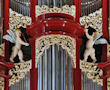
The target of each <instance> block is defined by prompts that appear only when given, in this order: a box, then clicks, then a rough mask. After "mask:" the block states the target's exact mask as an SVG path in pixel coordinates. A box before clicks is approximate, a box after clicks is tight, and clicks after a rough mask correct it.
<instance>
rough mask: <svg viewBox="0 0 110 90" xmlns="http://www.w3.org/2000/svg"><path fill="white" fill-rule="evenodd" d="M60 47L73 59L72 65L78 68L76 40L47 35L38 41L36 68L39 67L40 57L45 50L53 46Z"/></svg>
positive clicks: (68, 37) (63, 36)
mask: <svg viewBox="0 0 110 90" xmlns="http://www.w3.org/2000/svg"><path fill="white" fill-rule="evenodd" d="M54 44H56V45H60V46H61V47H62V48H63V49H65V50H66V51H67V52H68V54H69V55H70V57H71V59H72V62H73V63H72V64H73V66H74V67H75V66H76V49H75V48H76V41H75V39H74V38H71V37H70V36H65V35H46V36H42V37H40V38H38V39H36V63H35V65H36V67H37V66H38V63H39V59H40V56H41V55H42V54H43V52H44V50H45V49H48V48H49V47H50V46H51V45H54Z"/></svg>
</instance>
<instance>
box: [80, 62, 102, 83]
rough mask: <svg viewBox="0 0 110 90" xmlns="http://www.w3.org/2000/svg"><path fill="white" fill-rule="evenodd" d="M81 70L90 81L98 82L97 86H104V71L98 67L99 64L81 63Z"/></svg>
mask: <svg viewBox="0 0 110 90" xmlns="http://www.w3.org/2000/svg"><path fill="white" fill-rule="evenodd" d="M80 68H81V70H82V72H84V73H85V74H86V75H87V77H88V78H89V79H92V80H93V82H97V84H99V85H103V80H102V79H101V76H102V75H103V71H102V70H101V69H100V68H98V67H97V64H95V63H89V62H85V61H80Z"/></svg>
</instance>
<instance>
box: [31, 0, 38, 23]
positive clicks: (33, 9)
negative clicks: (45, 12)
mask: <svg viewBox="0 0 110 90" xmlns="http://www.w3.org/2000/svg"><path fill="white" fill-rule="evenodd" d="M36 5H37V0H30V15H31V18H32V22H34V21H36V16H35V6H36Z"/></svg>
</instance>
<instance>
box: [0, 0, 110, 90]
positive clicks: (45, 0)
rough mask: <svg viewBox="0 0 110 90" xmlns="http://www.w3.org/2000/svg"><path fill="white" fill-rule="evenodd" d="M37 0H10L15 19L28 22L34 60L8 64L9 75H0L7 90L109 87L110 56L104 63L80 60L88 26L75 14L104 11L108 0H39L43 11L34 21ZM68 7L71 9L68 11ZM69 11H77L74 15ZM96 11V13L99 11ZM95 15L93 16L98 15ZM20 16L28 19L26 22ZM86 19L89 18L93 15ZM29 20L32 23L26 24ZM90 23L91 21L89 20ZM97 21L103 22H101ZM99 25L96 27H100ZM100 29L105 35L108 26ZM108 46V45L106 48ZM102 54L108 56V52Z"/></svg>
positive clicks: (65, 89) (83, 14)
mask: <svg viewBox="0 0 110 90" xmlns="http://www.w3.org/2000/svg"><path fill="white" fill-rule="evenodd" d="M0 1H2V0H0ZM5 1H6V0H5ZM104 1H105V0H103V2H104ZM34 2H36V1H35V0H9V5H10V8H11V9H12V10H10V11H13V12H14V14H15V13H17V14H16V17H18V18H19V19H18V18H17V20H18V21H17V20H16V19H15V20H16V22H17V23H18V22H20V23H21V24H19V26H24V24H25V27H26V26H27V27H26V31H27V34H28V35H29V38H30V39H29V41H30V46H31V51H30V52H31V60H30V61H25V62H23V63H14V66H13V68H12V66H10V68H8V70H9V69H10V71H9V76H4V75H1V73H0V77H1V76H2V77H4V80H3V81H4V83H3V84H4V87H3V88H5V89H4V90H107V86H108V87H109V85H107V83H108V82H109V80H108V81H107V78H109V77H110V76H109V72H106V71H107V70H109V69H110V68H109V66H110V64H108V63H110V62H109V58H108V61H105V62H104V61H103V62H101V63H92V62H91V63H90V62H85V61H83V60H80V46H81V44H82V38H81V37H82V36H83V35H84V30H85V27H84V26H82V25H80V24H79V21H78V19H80V17H77V16H75V15H79V16H84V17H86V16H88V14H91V13H93V12H95V11H96V10H99V9H100V8H102V9H101V10H103V12H102V13H104V10H105V9H103V8H104V6H103V5H105V6H106V4H105V3H103V2H102V0H37V5H35V6H36V7H37V9H39V10H38V12H39V13H41V14H40V15H35V21H33V20H32V23H31V20H30V17H31V18H32V19H33V17H34V16H32V15H30V14H32V13H33V12H34V13H35V12H36V14H37V13H38V12H37V10H33V9H35V8H33V7H34V6H32V5H34V4H35V3H34ZM102 3H103V5H102ZM0 4H1V3H0ZM6 4H7V3H6ZM66 4H67V5H66ZM80 6H81V8H80ZM102 6H103V7H102ZM2 8H3V7H2ZM62 8H63V9H62ZM0 10H1V8H0ZM8 10H9V8H7V9H6V11H5V13H8ZM31 10H32V11H31ZM45 10H47V12H48V13H47V12H46V11H45ZM55 10H56V11H55ZM58 10H59V11H58ZM63 10H64V12H63ZM68 10H69V12H67V11H68ZM80 11H81V12H80ZM0 12H2V11H0ZM30 12H32V13H30ZM70 12H74V15H73V13H70ZM98 13H99V12H98ZM14 14H13V13H12V14H11V15H10V16H14ZM100 14H101V13H100ZM95 15H96V16H97V13H95ZM95 15H93V16H94V17H95ZM103 15H104V14H103ZM103 15H102V16H103ZM1 16H2V15H1ZM102 16H100V15H99V17H100V19H101V20H100V21H104V18H103V20H102ZM91 17H92V16H91ZM20 18H22V19H24V18H25V20H26V19H29V20H27V22H26V21H25V20H24V21H22V19H20ZM84 19H86V20H87V21H89V19H91V18H89V19H87V18H84ZM5 20H6V21H7V22H8V19H6V18H5ZM11 20H13V19H11ZM94 20H95V19H94ZM16 22H15V21H14V22H11V24H13V28H14V27H16V24H14V23H16ZM24 22H25V23H24ZM29 22H30V24H31V25H27V23H29ZM1 23H3V21H2V20H1V18H0V25H2V24H1ZM9 24H10V23H9ZM11 24H10V27H11ZM87 24H88V25H89V24H90V25H92V23H88V22H87ZM94 24H96V22H95V23H94ZM104 24H105V23H103V25H104ZM14 25H15V26H14ZM98 25H99V26H100V25H102V22H101V23H98ZM98 25H97V27H99V26H98ZM7 26H8V24H7ZM85 26H86V24H85ZM0 27H1V26H0ZM14 29H15V28H14ZM101 29H102V28H101ZM0 30H1V28H0ZM101 32H103V34H104V35H105V28H104V29H103V30H101ZM5 33H6V32H5ZM106 33H107V32H106ZM7 45H8V44H7ZM7 45H6V46H7ZM106 48H107V47H106V45H105V47H104V48H103V51H104V50H105V49H106ZM104 52H106V50H105V51H104ZM102 57H107V55H106V53H105V55H104V56H102ZM1 58H3V57H0V59H1ZM5 59H6V58H4V60H5ZM104 60H105V59H104ZM82 63H83V64H82ZM0 65H1V63H0ZM3 65H4V64H3ZM3 65H2V66H3ZM4 66H7V65H4ZM0 69H1V67H0ZM6 71H7V69H6ZM105 72H106V73H105ZM7 73H8V72H7ZM89 75H90V76H89ZM0 85H1V82H0Z"/></svg>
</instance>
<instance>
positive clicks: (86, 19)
mask: <svg viewBox="0 0 110 90" xmlns="http://www.w3.org/2000/svg"><path fill="white" fill-rule="evenodd" d="M80 24H81V25H85V27H86V28H87V27H88V26H92V27H93V28H94V29H96V30H97V31H98V32H99V33H100V32H102V8H100V9H99V10H97V11H96V12H93V13H91V14H89V15H88V16H83V17H81V18H80Z"/></svg>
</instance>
